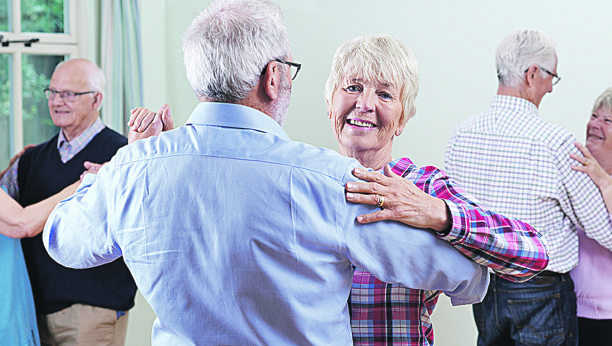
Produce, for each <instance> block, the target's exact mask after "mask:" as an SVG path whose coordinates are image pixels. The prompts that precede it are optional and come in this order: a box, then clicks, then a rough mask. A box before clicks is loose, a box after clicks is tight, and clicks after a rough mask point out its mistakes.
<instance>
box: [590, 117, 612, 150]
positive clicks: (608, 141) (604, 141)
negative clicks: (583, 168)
mask: <svg viewBox="0 0 612 346" xmlns="http://www.w3.org/2000/svg"><path fill="white" fill-rule="evenodd" d="M586 147H587V148H588V149H589V151H590V152H591V153H592V154H593V156H594V157H595V158H596V159H597V160H600V158H601V157H604V156H605V155H608V156H609V155H610V153H612V113H611V110H610V109H605V108H599V109H598V110H596V111H595V112H593V114H592V115H591V120H589V123H588V124H587V136H586ZM601 154H604V155H601Z"/></svg>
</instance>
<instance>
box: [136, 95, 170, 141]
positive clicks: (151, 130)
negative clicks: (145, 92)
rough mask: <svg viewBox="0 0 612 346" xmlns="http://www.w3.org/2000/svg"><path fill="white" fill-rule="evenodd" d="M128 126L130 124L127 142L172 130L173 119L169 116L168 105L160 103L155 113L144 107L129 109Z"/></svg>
mask: <svg viewBox="0 0 612 346" xmlns="http://www.w3.org/2000/svg"><path fill="white" fill-rule="evenodd" d="M128 126H130V131H129V133H128V143H134V142H135V141H137V140H139V139H144V138H149V137H151V136H158V135H159V134H160V133H161V132H162V131H168V130H172V129H173V128H174V120H173V119H172V117H171V116H170V106H168V105H166V104H164V105H162V106H161V107H160V108H159V110H158V111H157V113H155V112H153V111H151V110H149V109H147V108H144V107H138V108H134V109H132V111H131V115H130V120H129V121H128Z"/></svg>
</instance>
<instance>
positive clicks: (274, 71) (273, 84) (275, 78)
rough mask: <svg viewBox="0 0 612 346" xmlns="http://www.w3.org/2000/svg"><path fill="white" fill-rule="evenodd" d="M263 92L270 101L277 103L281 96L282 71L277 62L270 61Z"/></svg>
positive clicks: (264, 79)
mask: <svg viewBox="0 0 612 346" xmlns="http://www.w3.org/2000/svg"><path fill="white" fill-rule="evenodd" d="M263 77H264V78H263V81H262V82H263V90H264V92H265V93H266V95H267V96H268V97H269V98H270V100H272V101H275V100H276V99H278V96H279V94H280V77H281V76H280V70H279V66H278V63H277V62H276V61H270V63H268V66H267V67H266V73H265V74H264V76H263Z"/></svg>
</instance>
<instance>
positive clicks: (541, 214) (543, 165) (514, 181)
mask: <svg viewBox="0 0 612 346" xmlns="http://www.w3.org/2000/svg"><path fill="white" fill-rule="evenodd" d="M575 140H576V139H575V138H574V136H572V135H571V134H570V133H569V132H568V131H566V130H564V129H563V128H561V127H560V126H557V125H553V124H550V123H547V122H545V121H543V120H542V119H540V118H539V117H538V114H537V107H536V106H535V105H534V104H533V103H531V102H529V101H527V100H525V99H522V98H517V97H511V96H502V95H497V96H496V97H495V98H494V100H493V104H492V105H491V107H490V108H489V109H487V110H486V111H484V112H482V113H480V114H478V115H476V116H474V117H472V118H470V119H468V120H466V121H465V122H463V123H462V124H460V125H459V126H458V127H457V128H456V129H455V132H454V134H453V136H452V137H451V140H450V142H449V143H448V148H447V151H446V170H447V171H448V173H449V174H450V175H451V176H452V177H453V179H454V180H456V181H457V183H459V184H460V185H461V186H462V187H463V188H465V189H466V190H467V191H470V193H472V194H474V196H476V197H477V198H478V199H479V200H480V201H481V202H482V203H483V204H484V205H486V206H488V207H490V208H491V209H493V210H496V211H499V212H500V213H503V214H504V215H508V216H511V217H515V218H518V219H521V220H523V221H525V222H528V223H529V224H530V225H532V226H533V227H534V228H535V229H537V230H538V231H539V232H540V233H541V234H542V236H543V237H544V238H545V239H546V242H547V245H548V248H549V251H550V264H549V266H548V268H547V270H550V271H554V272H558V273H566V272H568V271H569V270H570V269H572V268H573V267H575V266H576V265H577V264H578V234H577V232H576V227H578V228H581V229H584V231H585V233H586V235H587V236H588V237H589V238H592V239H595V240H596V241H598V242H599V244H601V245H602V246H603V247H605V248H607V249H609V250H612V232H610V229H612V221H611V220H610V218H609V214H608V211H607V209H606V206H605V204H604V201H603V198H602V196H601V193H600V192H599V189H598V188H597V186H595V184H593V182H592V181H591V179H590V178H589V177H588V175H587V174H585V173H582V172H577V171H574V170H572V169H571V165H572V164H574V165H575V164H577V162H576V161H574V160H572V159H571V158H570V156H569V154H570V152H573V153H576V154H579V151H578V149H576V148H575V147H574V141H575Z"/></svg>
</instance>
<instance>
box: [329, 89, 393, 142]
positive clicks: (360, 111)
mask: <svg viewBox="0 0 612 346" xmlns="http://www.w3.org/2000/svg"><path fill="white" fill-rule="evenodd" d="M400 92H401V90H400V87H398V86H395V85H393V84H392V83H390V82H386V81H368V80H361V79H357V78H346V79H344V80H343V81H342V82H341V83H340V85H339V86H338V88H337V89H336V91H335V92H334V94H333V96H332V101H331V105H330V104H328V115H329V117H330V118H331V119H332V121H333V122H332V127H333V130H334V135H335V136H336V140H337V141H338V143H340V147H341V152H342V151H343V150H342V149H343V147H344V149H346V150H348V151H362V150H380V149H382V148H384V147H388V148H389V150H390V147H391V144H392V140H393V136H394V135H399V133H401V131H402V130H403V128H404V124H400V116H401V114H402V108H403V106H402V102H401V100H400Z"/></svg>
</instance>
